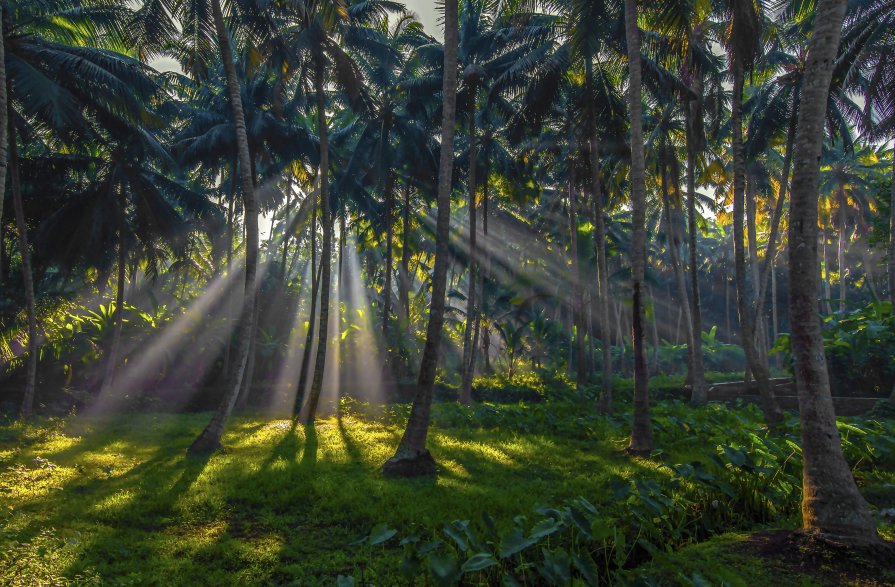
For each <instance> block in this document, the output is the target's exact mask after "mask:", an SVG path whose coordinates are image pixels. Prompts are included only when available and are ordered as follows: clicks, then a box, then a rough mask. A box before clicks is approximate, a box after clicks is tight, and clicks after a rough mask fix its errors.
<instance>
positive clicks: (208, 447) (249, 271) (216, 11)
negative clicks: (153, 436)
mask: <svg viewBox="0 0 895 587" xmlns="http://www.w3.org/2000/svg"><path fill="white" fill-rule="evenodd" d="M193 1H194V0H183V2H184V3H192V2H193ZM209 1H210V3H211V13H212V14H211V16H212V20H213V26H214V32H215V36H216V38H217V43H218V47H219V49H220V55H221V61H222V63H223V66H224V72H225V75H226V79H227V94H228V96H229V98H230V111H231V114H232V116H233V124H234V126H235V130H236V145H237V155H238V157H237V160H238V162H239V183H240V188H241V190H242V208H243V214H244V216H245V233H246V238H245V294H244V296H243V307H242V313H241V316H240V321H239V335H238V340H239V344H238V350H237V353H236V365H237V376H236V378H235V380H234V381H233V382H231V385H230V387H229V388H228V391H227V393H226V394H224V397H223V398H222V399H221V403H220V404H219V405H218V409H217V411H216V412H215V414H214V416H213V417H212V419H211V422H209V423H208V425H207V426H206V427H205V429H204V430H203V431H202V432H201V433H200V434H199V436H198V437H197V438H196V440H195V441H194V442H193V444H192V445H190V448H189V451H188V452H190V453H193V454H201V453H210V452H214V451H215V450H217V449H218V448H219V447H220V444H221V437H222V436H223V434H224V427H225V426H226V425H227V421H228V420H229V419H230V414H231V413H232V412H233V407H234V406H235V405H236V399H237V398H238V397H239V391H240V389H241V387H242V379H243V376H244V375H245V371H246V366H247V364H248V359H249V351H250V349H251V335H252V324H253V321H254V313H255V276H256V275H257V273H258V204H257V202H256V200H255V184H254V178H253V177H252V172H251V170H252V156H251V153H250V152H249V139H248V132H247V131H246V121H245V112H244V111H243V107H242V95H241V93H240V84H239V80H238V78H237V76H236V63H235V60H234V55H233V46H232V43H231V40H230V35H229V33H228V31H227V28H226V26H225V24H224V14H223V11H222V9H221V3H220V0H209ZM196 7H198V8H200V9H201V10H198V11H197V10H195V9H191V10H190V11H189V12H188V13H187V16H188V17H189V18H190V19H191V20H193V21H194V22H188V23H187V26H184V27H183V30H186V31H192V30H206V29H207V27H208V23H207V21H202V20H201V17H202V16H207V12H205V10H204V9H205V8H206V6H205V0H198V1H196ZM174 14H176V12H175V13H174ZM189 25H193V26H189Z"/></svg>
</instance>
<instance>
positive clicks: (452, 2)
mask: <svg viewBox="0 0 895 587" xmlns="http://www.w3.org/2000/svg"><path fill="white" fill-rule="evenodd" d="M457 5H458V2H457V0H446V2H445V3H444V79H443V85H442V102H443V106H442V111H441V112H442V113H441V154H440V159H439V166H438V216H437V219H436V224H435V267H434V270H433V275H432V302H431V306H430V309H429V324H428V326H427V327H426V344H425V346H424V347H423V356H422V360H421V363H420V371H419V376H418V378H417V392H416V398H414V400H413V407H412V408H411V410H410V418H409V419H408V421H407V428H406V429H405V430H404V436H403V437H402V438H401V443H400V444H399V445H398V449H397V451H396V452H395V456H393V457H392V458H391V459H389V460H388V461H387V462H386V463H385V465H384V466H383V473H385V474H386V475H390V476H416V475H431V474H434V473H435V460H434V459H433V458H432V456H431V455H430V454H429V451H428V450H427V449H426V437H427V436H428V432H429V414H430V411H431V409H432V391H433V387H434V384H435V369H436V367H437V365H438V350H439V347H440V346H441V330H442V326H443V325H444V306H445V292H446V289H447V287H446V286H447V283H446V279H447V263H448V255H449V254H450V251H449V244H450V243H449V240H450V229H451V227H450V223H451V178H452V175H453V166H454V117H455V115H456V107H457V43H458V32H457V28H458V27H457V20H458V18H457V16H458V15H457V12H458V6H457Z"/></svg>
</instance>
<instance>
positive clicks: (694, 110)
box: [684, 74, 708, 404]
mask: <svg viewBox="0 0 895 587" xmlns="http://www.w3.org/2000/svg"><path fill="white" fill-rule="evenodd" d="M694 86H695V89H696V95H697V96H698V97H697V98H696V99H695V100H689V101H688V102H687V103H686V105H685V107H684V114H685V116H686V142H687V248H688V250H689V253H690V296H691V297H690V319H691V321H692V322H691V324H692V331H693V381H692V382H691V389H692V391H691V394H690V401H691V402H692V403H694V404H704V403H705V402H706V401H708V386H707V385H706V382H705V365H704V362H703V358H702V305H701V302H700V295H699V266H698V263H699V261H698V250H697V248H696V232H697V231H698V230H699V227H698V226H697V225H696V197H697V196H696V154H697V150H698V149H699V148H700V145H701V144H702V143H703V142H704V140H703V137H702V135H703V133H702V130H701V128H702V126H701V125H702V119H701V117H700V116H699V115H698V112H699V111H700V104H699V103H698V102H697V100H701V99H702V78H700V76H699V74H697V75H696V76H695V78H694ZM697 125H700V126H699V127H698V128H697Z"/></svg>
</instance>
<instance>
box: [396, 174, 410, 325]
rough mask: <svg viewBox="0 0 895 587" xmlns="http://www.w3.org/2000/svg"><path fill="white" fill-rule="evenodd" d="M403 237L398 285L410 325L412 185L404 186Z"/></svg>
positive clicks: (403, 308)
mask: <svg viewBox="0 0 895 587" xmlns="http://www.w3.org/2000/svg"><path fill="white" fill-rule="evenodd" d="M401 224H402V226H401V230H402V233H403V234H402V235H401V279H400V281H399V283H398V287H399V289H400V291H399V295H400V297H401V306H402V308H401V309H402V310H403V311H404V319H405V320H406V321H407V325H408V326H409V325H410V184H407V185H405V186H404V219H403V221H402V223H401Z"/></svg>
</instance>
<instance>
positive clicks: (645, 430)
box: [625, 0, 653, 455]
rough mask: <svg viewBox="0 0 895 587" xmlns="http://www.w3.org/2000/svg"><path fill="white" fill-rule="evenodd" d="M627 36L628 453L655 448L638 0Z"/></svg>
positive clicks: (628, 7) (628, 15) (630, 3)
mask: <svg viewBox="0 0 895 587" xmlns="http://www.w3.org/2000/svg"><path fill="white" fill-rule="evenodd" d="M625 39H626V41H627V45H628V74H629V80H628V112H629V113H630V116H631V211H632V220H633V227H632V230H633V235H632V238H631V281H632V284H633V292H632V293H633V296H632V297H633V305H632V328H631V330H632V342H633V345H634V422H633V424H632V426H631V440H630V442H629V443H628V448H627V450H628V452H630V453H632V454H637V455H648V454H649V453H650V452H651V451H652V449H653V431H652V422H651V421H650V412H649V372H648V371H647V366H646V354H645V351H644V344H645V343H644V340H643V328H644V324H645V322H646V313H645V311H644V299H643V294H644V292H643V283H644V273H645V263H646V184H645V179H644V177H645V175H646V163H645V162H644V158H643V120H642V113H641V110H642V104H641V96H640V92H641V89H640V87H641V81H640V76H641V72H640V31H639V29H638V28H637V0H625Z"/></svg>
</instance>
